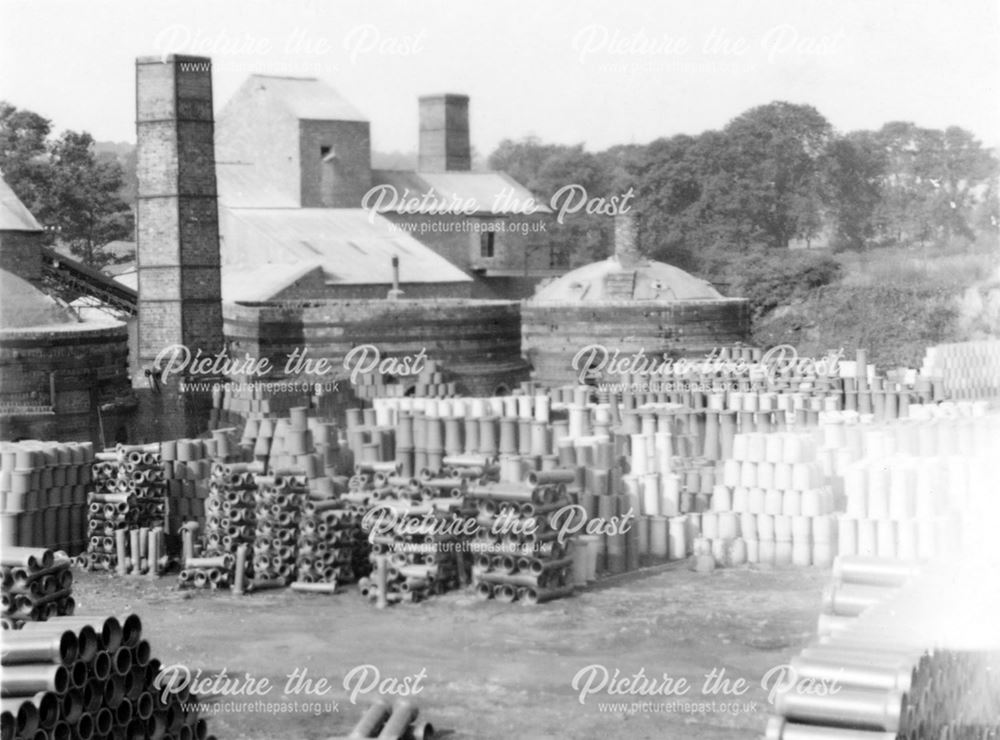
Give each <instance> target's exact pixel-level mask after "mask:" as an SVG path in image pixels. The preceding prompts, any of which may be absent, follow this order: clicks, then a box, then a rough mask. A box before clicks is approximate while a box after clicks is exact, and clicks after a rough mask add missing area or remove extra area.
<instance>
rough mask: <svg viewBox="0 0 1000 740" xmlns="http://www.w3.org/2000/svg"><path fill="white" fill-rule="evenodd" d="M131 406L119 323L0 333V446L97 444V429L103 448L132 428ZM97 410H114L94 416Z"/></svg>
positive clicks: (124, 340) (125, 337)
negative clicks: (11, 442) (4, 442)
mask: <svg viewBox="0 0 1000 740" xmlns="http://www.w3.org/2000/svg"><path fill="white" fill-rule="evenodd" d="M53 392H54V397H53ZM53 400H54V404H53ZM131 400H132V385H131V381H130V379H129V374H128V330H127V328H126V327H125V325H124V324H122V325H121V326H111V327H102V328H99V329H96V328H95V329H86V328H76V327H69V326H66V325H57V326H55V327H53V329H52V330H46V329H44V328H43V329H11V330H5V331H0V437H2V438H3V439H20V438H25V437H31V438H35V439H59V440H63V441H68V440H90V441H100V439H99V434H100V429H101V426H102V425H103V430H104V441H105V443H106V444H113V443H114V441H115V436H116V434H117V431H118V429H119V427H120V426H121V425H123V424H124V425H125V426H126V427H127V426H128V424H129V423H130V422H131V418H130V417H131V415H132V411H133V409H132V405H131ZM102 404H110V408H111V409H112V410H108V411H104V412H102V411H100V406H101V405H102Z"/></svg>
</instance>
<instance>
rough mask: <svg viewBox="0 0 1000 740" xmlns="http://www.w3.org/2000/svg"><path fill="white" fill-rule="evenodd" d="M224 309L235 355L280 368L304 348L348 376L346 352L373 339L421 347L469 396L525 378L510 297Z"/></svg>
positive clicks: (386, 345) (390, 350) (402, 351)
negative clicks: (290, 356) (454, 377)
mask: <svg viewBox="0 0 1000 740" xmlns="http://www.w3.org/2000/svg"><path fill="white" fill-rule="evenodd" d="M224 310H225V332H226V337H227V339H228V340H229V342H230V347H231V351H232V353H233V354H235V355H236V356H239V357H242V356H243V355H244V354H249V355H250V356H251V357H267V358H268V359H270V360H271V362H272V364H273V365H274V366H275V367H276V368H281V369H283V368H284V365H285V362H286V359H287V357H288V355H289V354H291V353H292V352H293V351H294V350H295V349H296V348H301V347H305V348H307V349H308V356H309V357H312V358H320V357H325V358H327V359H328V360H329V362H330V363H332V364H333V365H334V366H335V367H336V368H338V369H340V372H341V373H342V374H343V372H344V371H343V369H342V363H343V360H344V357H345V355H346V354H347V352H349V351H350V350H351V349H352V348H354V347H356V346H358V345H361V344H372V345H375V346H376V347H377V348H378V349H379V351H380V352H381V353H382V356H384V357H389V356H401V355H415V354H416V353H418V352H420V351H421V350H424V351H425V352H426V354H427V356H428V357H429V358H430V359H433V360H437V361H439V362H440V363H441V364H442V365H443V367H444V368H445V369H446V370H447V371H448V372H450V373H454V375H455V376H456V379H457V380H458V382H459V383H460V385H461V386H462V387H463V388H464V389H465V392H468V393H486V392H489V393H492V392H493V390H494V389H495V388H496V387H497V386H498V385H500V384H504V385H507V386H508V387H512V386H516V385H517V383H519V382H520V381H521V380H524V379H526V378H527V365H526V363H525V362H524V360H523V359H522V357H521V323H520V306H519V304H517V303H515V302H511V301H472V300H433V301H431V300H428V301H413V300H404V301H368V300H356V301H349V300H341V301H310V302H303V303H301V304H294V303H269V304H256V305H245V304H226V306H225V307H224ZM280 375H281V373H280V372H278V373H276V374H275V376H276V377H280Z"/></svg>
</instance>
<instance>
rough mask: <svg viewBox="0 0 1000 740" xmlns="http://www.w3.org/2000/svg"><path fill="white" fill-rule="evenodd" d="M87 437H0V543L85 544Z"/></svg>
mask: <svg viewBox="0 0 1000 740" xmlns="http://www.w3.org/2000/svg"><path fill="white" fill-rule="evenodd" d="M93 458H94V446H93V445H92V444H91V443H90V442H67V443H59V442H40V441H37V440H26V441H23V442H16V443H15V442H3V443H0V545H2V546H4V547H11V546H15V545H19V546H21V547H52V548H56V549H60V550H65V551H66V552H69V553H71V554H75V553H79V552H81V551H82V550H84V549H85V547H86V540H85V539H84V532H85V524H84V522H85V520H86V511H87V500H86V499H87V488H88V486H89V484H90V480H91V461H92V460H93Z"/></svg>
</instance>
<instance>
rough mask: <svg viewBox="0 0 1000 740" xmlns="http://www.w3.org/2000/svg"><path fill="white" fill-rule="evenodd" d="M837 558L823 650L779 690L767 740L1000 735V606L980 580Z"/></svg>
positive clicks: (805, 655)
mask: <svg viewBox="0 0 1000 740" xmlns="http://www.w3.org/2000/svg"><path fill="white" fill-rule="evenodd" d="M955 565H956V563H951V564H949V565H948V566H947V567H946V568H937V567H934V568H930V567H926V566H924V567H923V569H921V568H920V567H918V566H915V565H914V564H913V563H912V562H908V561H902V560H888V559H880V558H865V557H857V556H852V557H839V558H838V559H837V561H836V562H835V564H834V570H833V582H832V584H831V585H830V586H829V588H827V589H826V591H825V593H824V612H825V613H824V614H822V615H821V616H820V619H819V639H818V641H817V642H816V643H815V644H813V645H811V646H810V647H807V648H805V649H804V650H802V652H801V653H800V654H799V655H798V656H796V657H794V658H793V659H792V660H791V661H790V663H789V666H788V669H787V671H786V673H785V675H783V676H781V677H779V679H778V683H777V685H776V686H775V687H774V688H775V690H776V692H775V700H774V706H775V711H776V716H773V717H771V718H770V719H769V721H768V725H767V730H766V735H765V737H766V738H768V740H782V739H784V740H793V739H799V738H814V737H852V738H859V739H860V738H895V737H903V738H911V737H920V738H925V737H926V738H944V737H947V738H965V737H969V738H987V737H996V736H997V734H998V733H1000V719H998V718H1000V644H998V642H997V634H996V630H995V622H994V617H995V609H996V608H997V606H998V604H997V601H998V599H997V597H996V596H995V595H992V594H991V595H990V597H989V598H983V592H982V582H981V578H982V576H983V575H985V574H986V573H987V572H989V571H983V572H980V573H976V574H974V577H972V578H967V577H964V576H962V575H959V574H957V573H956V572H955V570H954V566H955Z"/></svg>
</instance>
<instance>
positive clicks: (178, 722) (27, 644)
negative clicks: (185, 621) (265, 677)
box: [0, 614, 209, 738]
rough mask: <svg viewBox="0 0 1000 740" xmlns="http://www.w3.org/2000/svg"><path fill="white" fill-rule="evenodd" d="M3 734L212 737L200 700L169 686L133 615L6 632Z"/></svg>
mask: <svg viewBox="0 0 1000 740" xmlns="http://www.w3.org/2000/svg"><path fill="white" fill-rule="evenodd" d="M0 652H2V663H3V674H4V676H3V679H4V680H3V701H2V716H0V726H2V731H3V737H4V738H8V737H9V738H40V737H46V738H50V737H51V738H98V737H130V738H167V737H175V738H178V737H188V738H208V737H209V736H208V733H207V727H206V723H205V720H204V719H200V718H199V717H198V712H197V710H193V709H190V707H191V706H192V705H193V704H196V703H197V701H198V699H197V697H195V696H192V695H190V694H188V693H187V692H186V691H177V692H170V691H165V690H164V687H163V685H162V683H163V682H162V681H158V676H160V661H158V660H157V659H155V658H153V657H152V656H151V652H152V651H151V648H150V644H149V642H148V641H147V640H145V639H143V635H142V623H141V621H140V620H139V617H138V616H136V615H135V614H130V615H128V616H127V617H125V618H124V619H122V620H120V621H119V620H118V619H117V618H115V617H108V616H79V615H78V616H72V617H56V618H54V619H51V620H49V621H47V622H33V623H29V624H26V625H25V626H24V628H23V629H21V630H18V631H10V630H6V631H4V632H2V633H0Z"/></svg>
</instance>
